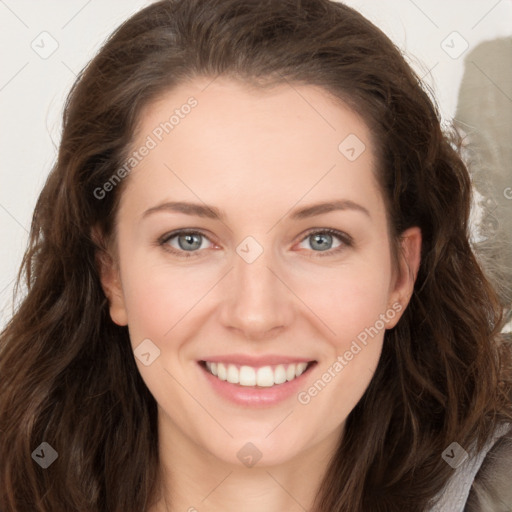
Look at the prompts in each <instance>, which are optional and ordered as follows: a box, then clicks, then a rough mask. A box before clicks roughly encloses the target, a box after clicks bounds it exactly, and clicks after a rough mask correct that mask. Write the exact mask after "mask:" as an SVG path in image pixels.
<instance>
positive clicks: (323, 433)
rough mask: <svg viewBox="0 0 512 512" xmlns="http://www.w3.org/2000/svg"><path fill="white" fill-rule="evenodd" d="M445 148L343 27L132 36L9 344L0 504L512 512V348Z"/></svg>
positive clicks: (108, 74) (54, 200)
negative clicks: (510, 446) (505, 471)
mask: <svg viewBox="0 0 512 512" xmlns="http://www.w3.org/2000/svg"><path fill="white" fill-rule="evenodd" d="M450 140H451V139H449V138H448V135H444V134H443V133H442V131H441V128H440V122H439V116H438V113H437V110H436V109H435V107H434V105H433V103H432V101H431V100H430V99H429V97H428V95H427V94H426V93H425V91H424V90H423V89H422V88H421V85H420V83H419V81H418V79H417V77H416V76H415V75H414V73H413V72H412V71H411V69H410V68H409V67H408V66H407V64H406V63H405V61H404V60H403V58H402V56H401V55H400V52H399V51H398V50H397V49H396V48H395V47H394V46H393V44H392V43H391V42H390V41H389V39H388V38H387V37H386V36H385V35H384V34H383V33H382V32H381V31H380V30H378V29H377V28H376V27H375V26H373V25H372V24H371V23H370V22H369V21H367V20H366V19H364V18H363V17H362V16H361V15H360V14H358V13H357V12H355V11H354V10H352V9H350V8H348V7H346V6H344V5H343V4H338V3H333V2H329V1H327V0H314V1H313V0H309V1H306V2H293V1H291V0H285V1H282V0H280V1H277V0H276V1H269V2H257V1H249V2H240V1H234V0H187V1H186V2H178V1H168V0H165V1H162V2H157V3H154V4H152V5H150V6H149V7H147V8H145V9H143V10H142V11H140V12H139V13H137V14H136V15H134V16H133V17H132V18H130V19H129V20H128V21H127V22H125V23H124V24H123V25H122V26H121V27H120V28H119V29H118V30H117V31H116V32H115V33H114V34H113V35H112V36H111V37H110V38H109V40H108V41H107V43H106V44H105V45H104V47H103V48H102V49H101V51H100V52H99V53H98V55H97V56H96V57H95V58H94V59H93V60H92V61H91V63H90V64H89V65H88V66H87V68H86V69H85V70H84V72H83V73H82V74H81V75H80V77H79V78H78V80H77V82H76V84H75V86H74V87H73V89H72V91H71V93H70V96H69V99H68V101H67V104H66V109H65V114H64V126H63V134H62V142H61V145H60V150H59V155H58V160H57V163H56V165H55V167H54V169H53V170H52V172H51V174H50V176H49V178H48V181H47V183H46V185H45V187H44V189H43V191H42V193H41V196H40V198H39V201H38V203H37V206H36V210H35V213H34V218H33V224H32V231H31V240H30V247H29V248H28V250H27V253H26V255H25V258H24V262H23V267H22V268H23V269H24V270H25V272H26V277H27V284H28V288H29V289H28V292H27V294H26V297H25V298H24V299H23V302H22V303H21V305H20V307H19V308H18V310H17V312H16V314H15V315H14V317H13V318H12V320H11V321H10V323H9V324H8V325H7V327H6V329H5V330H4V332H3V333H2V337H1V344H0V350H1V352H0V354H1V355H0V367H1V375H2V380H1V384H0V386H1V387H0V397H1V404H0V407H1V420H0V421H1V425H0V428H1V430H2V432H3V436H2V438H1V441H0V443H1V444H0V446H1V456H2V460H3V464H2V470H1V473H0V478H1V482H2V485H1V486H0V488H1V491H0V508H1V509H2V510H3V511H4V512H11V511H24V510H41V511H43V510H44V511H52V512H53V511H59V510H62V511H71V510H77V511H78V510H80V511H85V510H87V511H91V512H92V511H95V512H96V511H107V510H108V511H123V512H127V511H133V512H136V511H137V512H139V511H148V512H165V511H168V512H169V511H172V512H174V511H178V510H189V511H194V510H198V511H207V510H208V511H219V510H223V511H226V510H229V511H231V510H244V511H256V510H258V511H259V510H268V511H277V510H288V511H295V510H310V511H316V512H325V511H328V512H332V511H338V512H341V511H360V512H363V511H364V512H367V511H388V510H390V511H391V510H397V511H403V510H407V511H428V510H445V511H448V510H449V511H450V512H453V511H456V510H460V511H462V510H464V506H465V504H466V508H467V509H469V508H471V510H507V508H503V507H507V506H510V502H508V503H507V502H506V501H505V500H506V499H507V498H506V496H505V489H504V487H505V486H504V483H506V480H503V482H501V484H503V485H500V481H499V478H498V479H496V478H495V479H494V480H493V482H492V484H486V483H485V482H486V474H487V475H489V474H490V472H491V471H493V466H494V468H497V467H498V466H500V467H502V468H503V467H504V465H505V464H507V463H509V461H510V450H509V451H508V455H507V453H506V452H505V451H504V450H503V445H504V444H505V443H506V442H508V441H507V440H508V439H509V438H510V432H509V429H510V425H509V422H510V420H511V418H512V411H511V401H510V397H511V378H510V373H509V372H510V361H511V359H510V348H509V347H508V346H507V345H506V344H505V342H504V340H503V335H500V331H501V327H502V324H503V321H502V306H501V305H500V304H499V302H498V300H497V299H496V295H495V292H494V291H493V289H492V287H491V285H490V284H489V283H488V281H487V279H486V277H485V275H484V273H483V271H482V269H481V268H480V267H479V265H478V263H477V260H476V258H475V256H474V254H473V251H472V248H471V246H470V244H469V242H468V215H469V209H470V191H471V187H470V179H469V175H468V172H467V169H466V168H465V166H464V164H463V162H462V161H461V159H460V157H459V155H458V152H457V151H456V149H455V146H454V145H453V144H451V142H450ZM326 245H327V247H326ZM331 245H332V247H331ZM497 448H499V449H497ZM493 461H494V462H493ZM480 468H481V470H480V471H479V469H480ZM486 468H487V470H486ZM486 471H487V473H486ZM477 473H478V475H477ZM475 476H476V479H475ZM503 478H506V475H504V476H503V475H502V479H503ZM495 491H496V492H495ZM468 495H469V498H468ZM491 500H494V502H495V503H494V504H493V505H492V507H494V508H492V509H491V508H489V507H490V506H491V505H489V503H490V501H491ZM498 502H499V503H500V504H498ZM500 506H501V507H502V508H499V507H500ZM468 507H469V508H468Z"/></svg>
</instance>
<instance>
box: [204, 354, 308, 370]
mask: <svg viewBox="0 0 512 512" xmlns="http://www.w3.org/2000/svg"><path fill="white" fill-rule="evenodd" d="M202 361H209V362H211V363H231V364H236V365H240V366H253V367H259V366H269V365H276V364H292V363H310V362H312V361H314V359H308V358H305V357H293V356H284V355H278V354H268V355H265V356H251V355H248V354H227V355H224V356H209V357H205V358H204V359H202Z"/></svg>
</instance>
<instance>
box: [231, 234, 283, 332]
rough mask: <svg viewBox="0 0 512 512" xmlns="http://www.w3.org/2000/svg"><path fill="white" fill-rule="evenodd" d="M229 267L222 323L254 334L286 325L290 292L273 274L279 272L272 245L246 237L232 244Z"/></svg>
mask: <svg viewBox="0 0 512 512" xmlns="http://www.w3.org/2000/svg"><path fill="white" fill-rule="evenodd" d="M266 240H268V239H266ZM233 267H234V268H233V271H232V272H231V277H230V282H229V285H228V286H229V299H228V300H227V301H225V303H224V308H225V309H224V315H223V321H224V322H225V324H226V326H231V327H236V328H238V329H240V330H242V331H245V334H246V335H247V336H254V337H258V336H261V335H264V334H265V333H266V332H268V331H270V330H272V329H275V328H276V327H282V326H285V325H287V324H288V323H289V322H290V320H291V304H290V296H289V294H290V292H289V291H287V289H286V287H285V286H284V284H283V283H282V282H281V281H280V279H278V277H277V276H276V274H279V271H278V270H277V268H278V264H277V260H276V258H275V255H274V251H273V250H272V248H271V247H265V246H264V244H263V243H260V242H259V241H258V240H257V239H256V238H255V237H252V236H248V237H246V238H245V239H244V240H243V241H242V242H241V243H240V244H238V246H237V247H236V254H235V255H234V259H233Z"/></svg>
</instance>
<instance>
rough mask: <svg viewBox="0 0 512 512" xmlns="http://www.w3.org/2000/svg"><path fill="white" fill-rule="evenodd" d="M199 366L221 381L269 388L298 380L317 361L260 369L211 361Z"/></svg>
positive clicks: (269, 366) (201, 362)
mask: <svg viewBox="0 0 512 512" xmlns="http://www.w3.org/2000/svg"><path fill="white" fill-rule="evenodd" d="M199 364H200V365H201V366H202V367H203V369H204V370H205V371H207V372H208V373H210V374H211V375H213V376H215V377H217V379H219V380H223V381H227V382H229V383H231V384H237V385H239V386H243V387H262V388H269V387H274V386H279V385H281V384H284V383H286V382H290V381H292V380H295V379H297V378H298V377H300V376H301V375H303V374H304V373H306V372H307V371H309V370H310V369H311V367H313V366H314V365H315V364H316V361H309V362H308V363H304V362H303V363H289V364H276V365H267V366H261V367H258V368H256V367H253V366H246V365H243V366H239V365H235V364H229V363H217V362H210V361H200V362H199Z"/></svg>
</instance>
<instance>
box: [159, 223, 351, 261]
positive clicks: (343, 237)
mask: <svg viewBox="0 0 512 512" xmlns="http://www.w3.org/2000/svg"><path fill="white" fill-rule="evenodd" d="M318 234H322V235H323V234H328V235H333V236H335V237H336V238H338V239H339V240H340V241H341V242H342V244H341V245H340V246H339V247H336V248H335V249H329V250H327V251H313V252H315V253H316V254H315V256H312V257H313V258H315V257H325V256H333V255H335V254H338V253H339V252H340V251H342V250H343V249H345V248H347V247H352V246H353V240H352V237H351V236H349V235H347V234H346V233H343V232H342V231H338V230H336V229H330V228H326V229H313V230H311V231H309V232H307V233H306V234H305V235H304V237H303V238H302V239H301V240H300V242H303V241H304V240H305V239H306V238H308V237H310V236H312V235H318ZM179 235H200V236H202V237H204V238H206V239H208V240H210V239H209V238H208V237H207V236H206V235H205V234H204V233H202V232H201V231H196V230H193V229H192V230H187V229H181V230H178V231H173V232H171V233H167V234H165V235H163V236H162V237H160V238H159V239H158V245H159V246H162V247H163V249H164V250H166V251H168V252H170V253H172V254H175V255H177V256H179V257H182V258H192V257H196V256H198V255H199V253H200V250H196V251H191V252H189V251H182V250H177V249H174V248H173V247H170V246H169V245H167V242H169V240H171V239H173V238H174V237H177V236H179ZM210 241H211V240H210Z"/></svg>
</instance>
